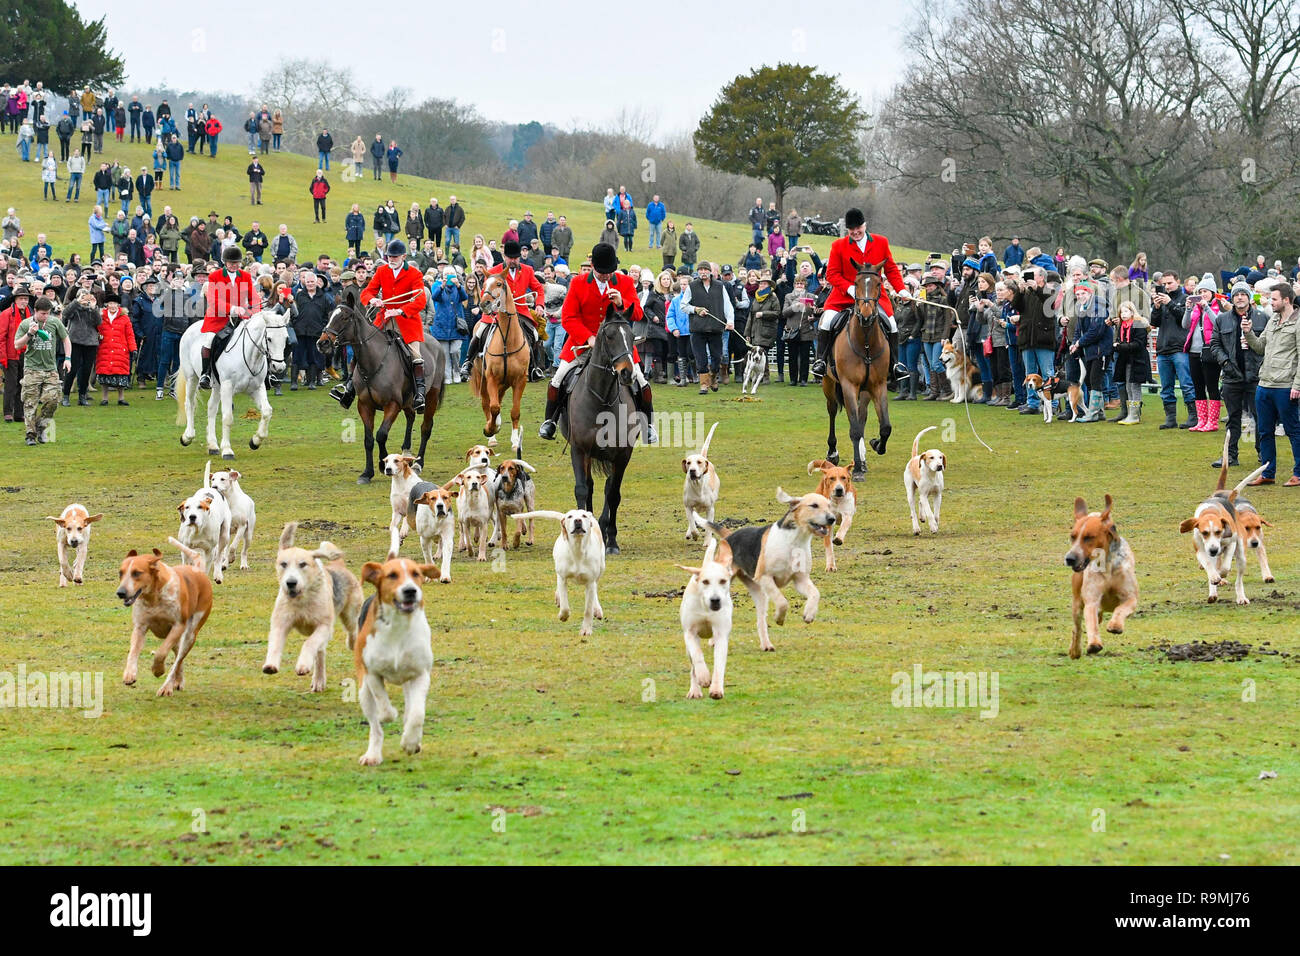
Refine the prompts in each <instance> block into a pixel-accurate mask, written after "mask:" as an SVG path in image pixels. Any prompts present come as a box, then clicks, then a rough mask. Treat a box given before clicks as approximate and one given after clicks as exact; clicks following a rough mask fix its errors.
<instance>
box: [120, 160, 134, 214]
mask: <svg viewBox="0 0 1300 956" xmlns="http://www.w3.org/2000/svg"><path fill="white" fill-rule="evenodd" d="M134 196H135V180H134V179H132V178H131V167H130V166H123V167H122V171H121V173H120V174H119V175H118V179H117V198H118V199H120V200H121V201H122V212H126V211H128V210H129V209H130V208H131V199H132V198H133V197H134Z"/></svg>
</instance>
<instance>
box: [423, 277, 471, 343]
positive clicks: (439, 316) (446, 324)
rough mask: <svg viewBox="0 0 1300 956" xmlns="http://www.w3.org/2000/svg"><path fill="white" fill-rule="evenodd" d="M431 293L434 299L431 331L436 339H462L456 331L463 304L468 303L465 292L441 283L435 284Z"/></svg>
mask: <svg viewBox="0 0 1300 956" xmlns="http://www.w3.org/2000/svg"><path fill="white" fill-rule="evenodd" d="M429 291H430V293H431V296H430V297H431V298H432V299H433V322H432V323H430V325H429V331H430V332H431V333H433V337H434V338H435V339H442V340H443V341H449V340H451V339H458V338H460V334H459V333H458V332H457V331H456V318H457V316H458V315H459V314H460V313H461V309H460V307H461V303H462V302H464V301H468V300H467V298H466V295H465V291H464V290H463V289H461V288H459V287H453V286H449V285H447V284H446V283H445V282H441V281H439V282H435V283H434V284H433V286H432V287H431V288H430V290H429Z"/></svg>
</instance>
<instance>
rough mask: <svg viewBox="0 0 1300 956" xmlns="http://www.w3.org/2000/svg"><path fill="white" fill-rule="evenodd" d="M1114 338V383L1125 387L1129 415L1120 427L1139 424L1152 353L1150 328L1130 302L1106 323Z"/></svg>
mask: <svg viewBox="0 0 1300 956" xmlns="http://www.w3.org/2000/svg"><path fill="white" fill-rule="evenodd" d="M1107 321H1108V322H1109V324H1110V325H1111V327H1112V329H1113V331H1114V336H1115V381H1116V382H1122V383H1124V388H1125V399H1126V402H1127V405H1128V414H1127V415H1126V416H1124V417H1123V418H1121V419H1119V424H1121V425H1137V424H1139V423H1140V422H1141V421H1142V385H1143V383H1144V382H1147V381H1148V380H1149V379H1150V377H1151V358H1150V356H1151V353H1150V351H1149V350H1148V349H1147V336H1148V334H1149V330H1150V324H1149V323H1148V321H1147V319H1146V317H1145V316H1143V315H1142V314H1141V312H1139V311H1138V307H1137V306H1136V305H1134V304H1133V303H1132V302H1127V301H1126V302H1121V303H1120V305H1119V315H1118V316H1115V317H1112V318H1110V319H1108V320H1107Z"/></svg>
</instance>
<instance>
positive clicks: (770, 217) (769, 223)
mask: <svg viewBox="0 0 1300 956" xmlns="http://www.w3.org/2000/svg"><path fill="white" fill-rule="evenodd" d="M763 220H764V223H763V224H764V226H765V227H766V229H767V234H768V235H769V236H770V235H771V234H772V232H773V230H775V229H776V228H777V227H778V226H780V225H781V213H780V212H778V211H777V208H776V203H775V202H770V203H768V204H767V214H766V215H765V216H764V217H763Z"/></svg>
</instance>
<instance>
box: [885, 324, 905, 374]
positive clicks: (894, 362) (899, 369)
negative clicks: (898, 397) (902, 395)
mask: <svg viewBox="0 0 1300 956" xmlns="http://www.w3.org/2000/svg"><path fill="white" fill-rule="evenodd" d="M886 334H887V335H888V336H889V381H890V382H894V383H897V382H901V381H902V380H903V376H905V375H906V374H907V366H906V365H903V364H902V363H901V362H899V361H898V351H899V350H898V333H897V332H888V333H886Z"/></svg>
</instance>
